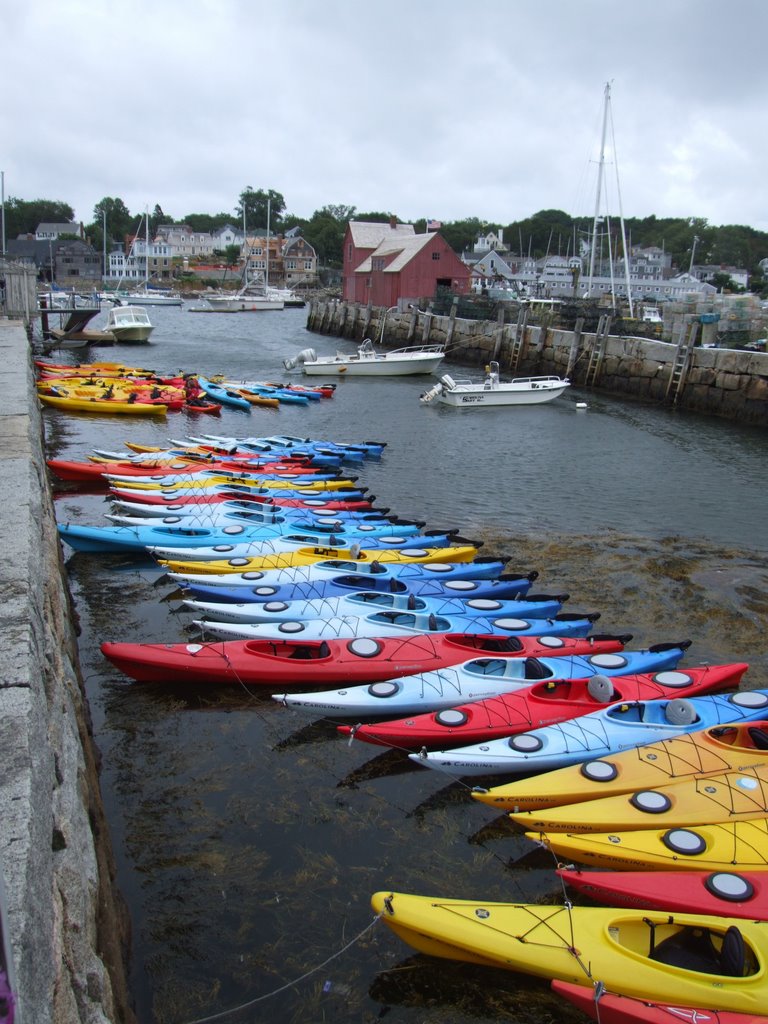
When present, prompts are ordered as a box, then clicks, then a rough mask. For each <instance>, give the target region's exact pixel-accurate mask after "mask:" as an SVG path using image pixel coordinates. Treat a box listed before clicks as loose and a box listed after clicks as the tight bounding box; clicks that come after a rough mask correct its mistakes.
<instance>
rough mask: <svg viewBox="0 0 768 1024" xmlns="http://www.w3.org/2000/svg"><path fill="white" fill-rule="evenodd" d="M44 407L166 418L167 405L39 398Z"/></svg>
mask: <svg viewBox="0 0 768 1024" xmlns="http://www.w3.org/2000/svg"><path fill="white" fill-rule="evenodd" d="M37 397H38V398H39V399H40V401H41V402H42V403H43V405H50V406H52V407H53V408H54V409H62V410H64V411H65V412H88V413H91V414H95V415H100V416H105V415H106V416H111V415H114V414H116V413H128V414H130V415H131V416H165V414H166V412H167V411H168V407H167V406H166V405H155V404H154V403H150V402H118V401H115V400H114V399H106V400H102V399H99V398H74V397H73V398H63V397H61V396H58V395H43V394H39V395H38V396H37Z"/></svg>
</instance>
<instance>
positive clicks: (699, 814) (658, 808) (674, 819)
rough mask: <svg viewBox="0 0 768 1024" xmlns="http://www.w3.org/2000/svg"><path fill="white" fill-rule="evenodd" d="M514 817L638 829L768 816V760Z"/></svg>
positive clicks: (578, 827)
mask: <svg viewBox="0 0 768 1024" xmlns="http://www.w3.org/2000/svg"><path fill="white" fill-rule="evenodd" d="M510 817H511V818H512V819H513V820H514V821H516V822H517V823H518V825H523V826H525V827H526V828H530V829H536V830H537V831H541V832H609V831H614V832H616V831H621V832H626V831H634V830H635V829H646V828H655V829H658V828H660V827H662V826H663V827H665V828H680V827H682V826H689V825H693V826H695V825H705V824H706V825H711V824H715V823H717V822H721V821H740V820H742V819H745V818H752V819H756V818H765V817H768V763H766V764H764V765H758V766H757V767H755V768H745V769H744V770H742V771H736V772H724V773H723V774H721V775H708V776H707V777H706V778H705V779H681V780H680V781H679V782H673V783H670V784H669V785H667V786H657V787H656V788H654V789H636V790H634V791H633V792H631V793H621V794H619V795H617V796H608V797H603V798H602V799H601V800H583V801H581V802H580V803H577V804H565V805H564V806H562V807H550V808H544V809H542V810H538V811H520V812H518V813H515V812H513V813H512V814H510Z"/></svg>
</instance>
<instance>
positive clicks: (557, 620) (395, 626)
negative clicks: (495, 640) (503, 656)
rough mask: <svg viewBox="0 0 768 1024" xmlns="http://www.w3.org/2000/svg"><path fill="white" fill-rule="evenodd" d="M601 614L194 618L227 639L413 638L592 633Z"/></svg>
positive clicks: (393, 613)
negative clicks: (288, 619)
mask: <svg viewBox="0 0 768 1024" xmlns="http://www.w3.org/2000/svg"><path fill="white" fill-rule="evenodd" d="M599 617H600V616H599V613H598V612H595V613H593V614H588V615H579V614H578V613H570V614H563V615H557V616H554V617H553V618H551V619H522V618H510V617H509V616H498V617H492V616H487V615H451V616H450V617H449V616H446V615H432V614H429V615H428V614H426V613H425V612H401V611H386V612H374V613H373V614H371V615H360V616H355V615H338V616H334V617H333V618H329V619H306V620H296V621H291V622H274V623H272V622H253V623H249V622H214V621H211V620H208V619H205V620H202V619H195V620H193V621H194V624H195V625H196V626H198V627H199V628H200V630H201V632H202V634H203V636H204V637H207V636H215V637H219V638H220V639H222V640H234V639H240V640H253V639H264V640H266V639H269V640H285V639H287V638H288V637H290V638H292V639H293V640H338V639H343V638H345V637H366V636H367V637H384V636H408V635H412V634H413V633H474V634H488V635H490V634H493V635H494V636H559V637H561V636H587V635H588V634H589V632H590V630H591V629H592V623H593V622H595V621H596V620H597V619H598V618H599Z"/></svg>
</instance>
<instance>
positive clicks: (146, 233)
mask: <svg viewBox="0 0 768 1024" xmlns="http://www.w3.org/2000/svg"><path fill="white" fill-rule="evenodd" d="M144 220H145V222H146V223H145V225H144V237H145V242H144V291H147V289H148V288H149V207H147V208H146V212H145V214H144Z"/></svg>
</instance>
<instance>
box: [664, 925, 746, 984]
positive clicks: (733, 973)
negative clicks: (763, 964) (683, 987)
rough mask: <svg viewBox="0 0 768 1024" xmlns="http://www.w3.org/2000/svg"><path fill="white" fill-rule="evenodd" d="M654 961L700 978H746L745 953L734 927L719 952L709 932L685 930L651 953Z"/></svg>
mask: <svg viewBox="0 0 768 1024" xmlns="http://www.w3.org/2000/svg"><path fill="white" fill-rule="evenodd" d="M650 958H651V960H656V961H657V962H658V963H663V964H668V965H669V966H670V967H678V968H680V969H681V970H683V971H698V972H699V973H701V974H724V975H726V976H727V977H729V978H741V977H744V974H745V966H746V950H745V946H744V939H743V937H742V934H741V932H740V931H739V929H738V928H736V926H735V925H731V927H730V928H729V929H728V931H727V932H726V933H725V935H724V936H723V942H722V946H721V948H720V949H719V950H718V949H716V947H715V945H714V943H713V942H712V935H711V932H710V931H709V929H707V928H682V929H681V930H680V931H679V932H677V933H676V934H675V935H671V936H670V937H669V938H668V939H664V940H663V942H660V943H659V944H658V946H656V947H655V949H653V950H652V951H651V954H650Z"/></svg>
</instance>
